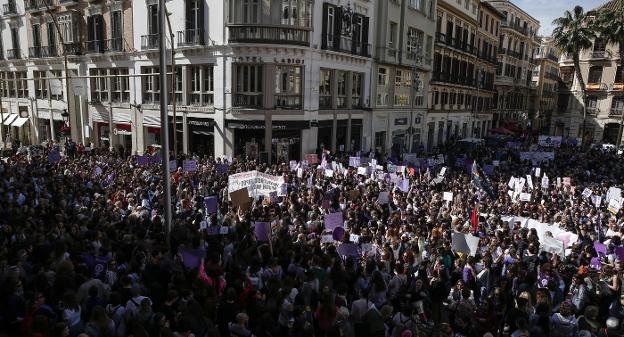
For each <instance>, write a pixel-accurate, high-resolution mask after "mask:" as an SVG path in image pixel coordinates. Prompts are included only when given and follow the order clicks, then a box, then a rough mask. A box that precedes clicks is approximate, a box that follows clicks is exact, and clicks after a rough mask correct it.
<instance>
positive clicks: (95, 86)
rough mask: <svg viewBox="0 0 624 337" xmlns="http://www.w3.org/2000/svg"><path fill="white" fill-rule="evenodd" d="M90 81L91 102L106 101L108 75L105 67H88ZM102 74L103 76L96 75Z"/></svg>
mask: <svg viewBox="0 0 624 337" xmlns="http://www.w3.org/2000/svg"><path fill="white" fill-rule="evenodd" d="M89 75H90V76H93V77H91V78H90V81H91V101H92V102H108V78H106V75H108V70H107V69H95V68H94V69H89ZM96 76H103V77H96Z"/></svg>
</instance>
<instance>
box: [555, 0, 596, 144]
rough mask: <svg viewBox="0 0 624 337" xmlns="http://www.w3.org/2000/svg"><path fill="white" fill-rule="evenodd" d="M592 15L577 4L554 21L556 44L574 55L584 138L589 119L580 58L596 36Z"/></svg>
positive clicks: (563, 51)
mask: <svg viewBox="0 0 624 337" xmlns="http://www.w3.org/2000/svg"><path fill="white" fill-rule="evenodd" d="M592 15H594V13H593V12H585V11H584V10H583V7H581V6H576V7H574V9H573V10H572V12H570V11H565V13H563V16H562V17H560V18H558V19H555V20H554V21H553V25H555V29H554V30H553V40H554V42H555V45H556V46H557V48H559V50H561V52H562V53H567V54H568V55H570V56H572V61H573V62H574V71H575V73H576V78H577V79H578V81H579V85H580V87H581V94H582V97H583V98H582V100H583V126H582V131H581V135H582V137H583V140H584V139H585V121H586V119H587V109H586V106H587V104H586V103H587V93H586V87H585V81H584V80H583V75H582V74H581V67H580V65H579V59H580V54H581V52H582V51H584V50H587V49H590V48H591V47H592V46H593V41H594V38H596V33H595V31H594V29H593V27H592V26H591V25H589V19H590V16H592Z"/></svg>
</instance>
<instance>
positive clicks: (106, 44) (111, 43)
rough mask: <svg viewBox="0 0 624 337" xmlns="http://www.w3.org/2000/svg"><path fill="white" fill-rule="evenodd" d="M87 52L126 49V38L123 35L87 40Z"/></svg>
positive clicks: (120, 50)
mask: <svg viewBox="0 0 624 337" xmlns="http://www.w3.org/2000/svg"><path fill="white" fill-rule="evenodd" d="M85 51H86V53H87V54H94V53H110V52H122V51H125V48H124V40H123V38H121V37H117V38H114V39H106V40H94V41H87V42H86V44H85Z"/></svg>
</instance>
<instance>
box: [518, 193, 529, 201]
mask: <svg viewBox="0 0 624 337" xmlns="http://www.w3.org/2000/svg"><path fill="white" fill-rule="evenodd" d="M520 201H531V193H520Z"/></svg>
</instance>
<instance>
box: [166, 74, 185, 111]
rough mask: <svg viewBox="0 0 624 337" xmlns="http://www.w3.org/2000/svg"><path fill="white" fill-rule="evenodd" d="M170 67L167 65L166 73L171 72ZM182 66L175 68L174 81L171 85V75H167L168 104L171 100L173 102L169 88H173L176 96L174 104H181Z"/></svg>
mask: <svg viewBox="0 0 624 337" xmlns="http://www.w3.org/2000/svg"><path fill="white" fill-rule="evenodd" d="M171 72H172V69H171V67H167V73H171ZM182 82H183V81H182V67H176V68H175V83H174V84H173V85H174V86H173V87H172V84H171V75H167V89H168V91H169V96H168V97H169V100H168V102H169V104H170V103H171V102H173V97H172V96H171V91H170V90H171V89H170V88H175V95H176V96H175V97H176V104H182V103H183V100H182V99H183V96H184V95H183V90H182V88H183V86H182Z"/></svg>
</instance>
